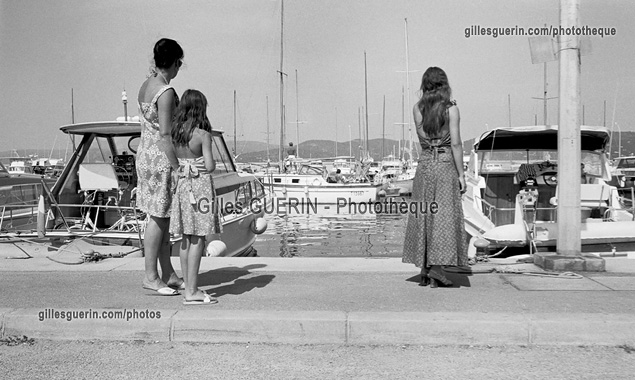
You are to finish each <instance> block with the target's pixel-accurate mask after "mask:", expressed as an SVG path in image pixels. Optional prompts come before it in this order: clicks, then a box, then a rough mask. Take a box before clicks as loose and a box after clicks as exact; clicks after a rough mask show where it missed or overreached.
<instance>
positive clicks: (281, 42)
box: [278, 0, 284, 168]
mask: <svg viewBox="0 0 635 380" xmlns="http://www.w3.org/2000/svg"><path fill="white" fill-rule="evenodd" d="M280 3H281V5H280V71H279V73H280V147H279V149H278V162H279V164H280V168H282V167H283V165H284V164H283V163H282V158H283V157H282V149H283V147H284V0H281V2H280Z"/></svg>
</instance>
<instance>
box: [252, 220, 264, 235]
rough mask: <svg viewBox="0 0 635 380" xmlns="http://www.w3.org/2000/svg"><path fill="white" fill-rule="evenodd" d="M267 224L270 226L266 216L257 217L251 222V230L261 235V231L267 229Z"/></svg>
mask: <svg viewBox="0 0 635 380" xmlns="http://www.w3.org/2000/svg"><path fill="white" fill-rule="evenodd" d="M267 226H268V223H267V221H266V220H265V218H256V219H254V220H252V221H251V224H250V225H249V229H250V230H251V232H253V233H255V234H256V235H260V234H261V233H263V232H265V231H266V230H267Z"/></svg>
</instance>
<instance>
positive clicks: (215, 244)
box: [206, 240, 227, 257]
mask: <svg viewBox="0 0 635 380" xmlns="http://www.w3.org/2000/svg"><path fill="white" fill-rule="evenodd" d="M226 250H227V245H225V243H223V242H222V241H220V240H212V241H211V242H209V244H208V245H207V255H206V256H207V257H218V256H222V255H223V253H225V251H226Z"/></svg>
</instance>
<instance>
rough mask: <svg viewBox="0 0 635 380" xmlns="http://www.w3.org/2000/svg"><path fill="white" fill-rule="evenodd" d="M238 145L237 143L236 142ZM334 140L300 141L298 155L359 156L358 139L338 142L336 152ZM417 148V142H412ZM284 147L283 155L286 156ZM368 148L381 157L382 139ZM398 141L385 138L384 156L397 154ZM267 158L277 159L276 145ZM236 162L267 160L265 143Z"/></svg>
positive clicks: (316, 156) (320, 156)
mask: <svg viewBox="0 0 635 380" xmlns="http://www.w3.org/2000/svg"><path fill="white" fill-rule="evenodd" d="M237 145H238V144H237ZM335 145H336V144H335V141H332V140H308V141H304V142H302V143H300V146H299V148H298V156H299V157H302V158H328V157H335V156H348V155H352V156H354V157H359V151H360V148H361V143H360V140H359V139H357V140H353V141H352V142H350V143H349V142H348V141H346V142H338V143H337V152H336V148H335ZM413 146H414V147H415V149H417V147H418V144H413ZM286 148H287V146H285V148H284V149H285V150H284V152H283V155H284V156H286ZM368 148H369V151H370V155H371V157H373V158H374V159H375V160H376V161H377V160H381V158H382V139H372V140H369V141H368ZM398 150H399V142H398V141H397V140H391V139H386V140H384V156H387V155H389V154H393V153H394V154H395V155H399V152H398ZM239 151H240V149H239ZM269 158H270V159H271V161H277V160H278V146H277V145H276V146H273V147H270V148H269ZM237 161H238V162H264V161H267V151H266V144H265V150H264V151H262V150H261V151H255V152H249V153H247V152H245V153H242V154H241V155H240V156H238V159H237Z"/></svg>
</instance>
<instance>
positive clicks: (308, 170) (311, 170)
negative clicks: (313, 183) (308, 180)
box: [298, 166, 324, 175]
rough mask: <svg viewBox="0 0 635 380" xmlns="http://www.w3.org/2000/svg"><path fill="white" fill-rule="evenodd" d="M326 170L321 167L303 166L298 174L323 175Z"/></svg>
mask: <svg viewBox="0 0 635 380" xmlns="http://www.w3.org/2000/svg"><path fill="white" fill-rule="evenodd" d="M323 172H324V170H323V169H322V168H321V167H316V166H303V167H301V168H300V171H299V172H298V174H309V175H311V174H312V175H322V173H323Z"/></svg>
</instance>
